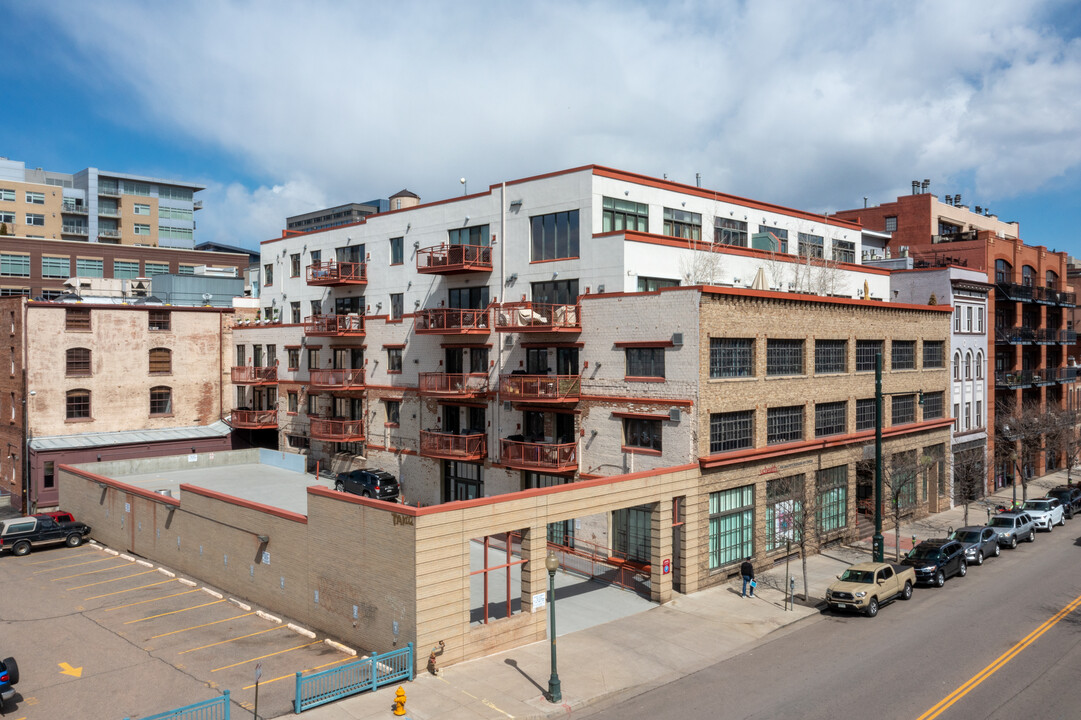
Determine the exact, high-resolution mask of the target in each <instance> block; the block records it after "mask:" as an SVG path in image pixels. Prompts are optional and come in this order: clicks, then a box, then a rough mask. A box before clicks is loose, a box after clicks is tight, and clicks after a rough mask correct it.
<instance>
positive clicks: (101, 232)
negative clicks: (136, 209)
mask: <svg viewBox="0 0 1081 720" xmlns="http://www.w3.org/2000/svg"><path fill="white" fill-rule="evenodd" d="M98 237H105V238H118V237H120V231H119V230H112V229H105V228H98Z"/></svg>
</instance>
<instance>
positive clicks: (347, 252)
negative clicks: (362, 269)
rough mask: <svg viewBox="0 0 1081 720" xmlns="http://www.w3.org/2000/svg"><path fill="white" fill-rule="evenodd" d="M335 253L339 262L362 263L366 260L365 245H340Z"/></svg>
mask: <svg viewBox="0 0 1081 720" xmlns="http://www.w3.org/2000/svg"><path fill="white" fill-rule="evenodd" d="M334 255H335V256H336V257H337V260H338V262H340V263H345V262H351V263H362V262H364V245H363V244H361V245H350V246H348V247H340V248H337V249H336V250H335V251H334Z"/></svg>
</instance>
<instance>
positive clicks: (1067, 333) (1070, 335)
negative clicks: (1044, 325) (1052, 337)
mask: <svg viewBox="0 0 1081 720" xmlns="http://www.w3.org/2000/svg"><path fill="white" fill-rule="evenodd" d="M1058 341H1059V342H1060V343H1062V344H1063V345H1073V344H1074V343H1076V342H1077V331H1076V330H1059V338H1058Z"/></svg>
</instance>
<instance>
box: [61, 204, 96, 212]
mask: <svg viewBox="0 0 1081 720" xmlns="http://www.w3.org/2000/svg"><path fill="white" fill-rule="evenodd" d="M60 212H62V213H64V214H65V215H89V214H90V209H89V208H87V207H86V205H67V204H65V205H64V206H63V207H61V208H60Z"/></svg>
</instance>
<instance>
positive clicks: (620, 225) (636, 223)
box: [601, 197, 649, 232]
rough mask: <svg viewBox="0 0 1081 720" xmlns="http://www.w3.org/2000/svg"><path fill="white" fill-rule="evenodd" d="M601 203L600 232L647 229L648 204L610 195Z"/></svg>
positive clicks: (641, 230)
mask: <svg viewBox="0 0 1081 720" xmlns="http://www.w3.org/2000/svg"><path fill="white" fill-rule="evenodd" d="M601 205H602V207H601V232H618V231H620V230H631V231H635V232H648V231H649V205H646V204H645V203H637V202H633V201H631V200H620V199H618V198H610V197H606V198H604V200H603V201H602V202H601Z"/></svg>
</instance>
